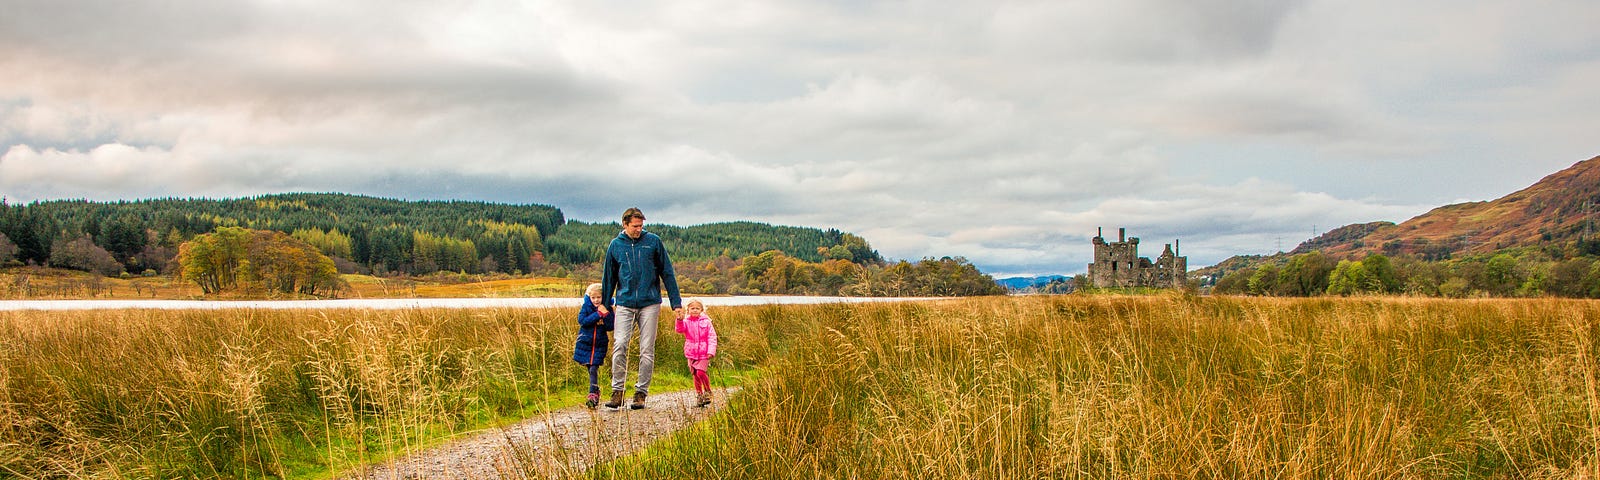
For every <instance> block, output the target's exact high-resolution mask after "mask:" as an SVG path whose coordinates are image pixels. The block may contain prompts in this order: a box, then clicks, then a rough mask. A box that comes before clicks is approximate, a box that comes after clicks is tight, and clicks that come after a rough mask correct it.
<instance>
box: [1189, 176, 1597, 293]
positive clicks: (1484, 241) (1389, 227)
mask: <svg viewBox="0 0 1600 480" xmlns="http://www.w3.org/2000/svg"><path fill="white" fill-rule="evenodd" d="M1596 216H1600V157H1595V158H1591V159H1588V160H1584V161H1581V162H1578V163H1575V164H1573V165H1572V166H1571V167H1568V168H1566V169H1564V170H1561V171H1559V172H1556V173H1553V174H1550V175H1548V176H1546V177H1544V178H1543V179H1541V180H1539V181H1538V182H1536V183H1534V184H1533V185H1530V186H1528V187H1527V188H1524V189H1522V190H1518V191H1516V192H1514V193H1512V194H1510V195H1506V196H1504V197H1501V198H1499V199H1495V200H1491V201H1486V202H1468V203H1458V204H1453V205H1445V206H1442V207H1439V208H1435V209H1433V210H1431V211H1429V212H1427V213H1424V214H1422V215H1418V216H1416V217H1414V218H1412V219H1410V220H1406V221H1405V222H1402V223H1399V224H1395V223H1392V222H1371V223H1356V224H1350V225H1345V226H1343V227H1339V228H1336V229H1333V230H1329V231H1328V232H1327V233H1324V234H1322V235H1320V236H1318V237H1317V238H1313V239H1311V240H1307V241H1305V242H1304V243H1301V244H1300V245H1299V246H1297V247H1295V249H1294V250H1292V251H1289V252H1287V253H1282V254H1277V255H1269V256H1260V255H1245V256H1234V257H1230V258H1228V259H1227V260H1223V261H1222V262H1219V263H1217V264H1216V265H1213V266H1210V267H1206V268H1202V269H1198V270H1195V271H1194V272H1192V273H1191V275H1194V276H1201V277H1211V278H1219V277H1221V276H1222V275H1223V274H1226V273H1228V272H1230V271H1234V270H1239V269H1246V268H1255V267H1256V266H1257V265H1260V264H1263V263H1278V264H1281V263H1283V262H1284V261H1286V260H1287V259H1288V258H1289V257H1291V256H1294V255H1298V254H1302V253H1308V252H1312V251H1320V252H1322V253H1323V254H1324V255H1327V256H1328V257H1330V258H1333V259H1349V258H1353V259H1359V258H1363V257H1365V256H1367V255H1371V254H1374V253H1382V254H1385V255H1391V256H1393V255H1415V256H1417V257H1419V258H1422V259H1426V260H1439V259H1444V258H1450V257H1453V256H1457V255H1460V254H1470V253H1486V252H1493V251H1497V250H1501V249H1506V248H1513V247H1528V246H1539V245H1566V244H1569V243H1571V242H1574V241H1576V240H1579V239H1580V238H1585V236H1587V237H1588V238H1590V239H1591V240H1592V239H1593V238H1592V237H1593V236H1594V235H1596V234H1600V225H1593V226H1591V222H1592V220H1594V218H1595V217H1596ZM1586 232H1588V233H1586Z"/></svg>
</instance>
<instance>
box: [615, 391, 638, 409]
mask: <svg viewBox="0 0 1600 480" xmlns="http://www.w3.org/2000/svg"><path fill="white" fill-rule="evenodd" d="M618 395H621V394H620V393H619V394H618ZM628 408H631V409H634V410H638V409H641V408H644V392H633V404H631V405H628Z"/></svg>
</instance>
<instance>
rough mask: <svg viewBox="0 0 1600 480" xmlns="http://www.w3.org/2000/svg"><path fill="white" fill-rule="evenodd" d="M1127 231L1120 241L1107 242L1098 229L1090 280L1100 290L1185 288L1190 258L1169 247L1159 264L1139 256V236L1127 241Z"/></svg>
mask: <svg viewBox="0 0 1600 480" xmlns="http://www.w3.org/2000/svg"><path fill="white" fill-rule="evenodd" d="M1127 230H1128V229H1126V228H1118V229H1117V241H1115V242H1111V243H1107V242H1106V239H1105V238H1102V237H1101V235H1100V234H1101V232H1100V231H1099V230H1098V229H1097V230H1096V231H1095V235H1094V263H1090V264H1089V281H1090V282H1091V283H1093V284H1094V286H1095V287H1097V288H1110V287H1155V288H1183V287H1184V284H1185V283H1187V282H1188V280H1189V257H1180V256H1178V254H1177V251H1176V250H1174V249H1173V245H1174V244H1176V243H1177V240H1173V243H1169V244H1167V246H1166V248H1165V249H1163V250H1162V252H1161V257H1160V258H1157V259H1156V261H1155V263H1150V259H1148V258H1141V257H1140V256H1139V237H1133V238H1125V237H1126V235H1127Z"/></svg>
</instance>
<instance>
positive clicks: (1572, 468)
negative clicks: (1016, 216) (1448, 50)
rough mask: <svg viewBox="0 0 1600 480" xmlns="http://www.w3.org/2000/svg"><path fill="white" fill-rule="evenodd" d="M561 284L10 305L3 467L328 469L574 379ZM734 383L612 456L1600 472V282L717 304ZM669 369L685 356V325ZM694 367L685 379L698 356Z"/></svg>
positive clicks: (1122, 472) (481, 421) (493, 417)
mask: <svg viewBox="0 0 1600 480" xmlns="http://www.w3.org/2000/svg"><path fill="white" fill-rule="evenodd" d="M573 315H574V312H571V311H568V310H567V309H551V310H525V309H484V310H443V309H440V310H435V309H416V310H405V311H375V310H329V311H277V310H234V311H181V312H171V311H160V310H126V311H84V312H0V477H18V478H33V477H105V478H174V477H198V478H213V477H223V478H260V477H324V476H327V475H329V474H330V472H334V471H339V470H342V469H347V468H350V467H352V466H355V465H359V464H360V463H362V462H367V461H373V460H375V459H378V458H381V457H383V456H386V455H390V454H392V453H393V452H397V451H405V450H408V449H413V448H418V447H420V446H423V445H426V444H429V443H434V442H438V441H441V440H440V439H442V438H444V437H446V436H447V435H448V434H449V433H451V432H454V431H460V430H462V429H466V428H473V427H475V426H482V425H491V424H493V423H494V422H497V421H504V420H506V419H511V418H518V417H524V416H529V415H532V414H534V413H536V412H538V411H542V410H545V409H549V408H554V407H558V406H562V405H570V404H573V403H576V401H578V400H579V399H581V393H579V392H581V390H582V388H583V386H584V385H585V384H586V380H587V379H586V378H584V375H583V373H582V371H581V370H580V369H579V368H577V367H575V366H573V365H572V364H571V363H570V360H568V357H569V356H570V352H571V350H570V349H571V342H572V334H573V332H574V328H573V327H572V324H573ZM713 316H714V317H715V318H717V328H718V332H719V333H720V334H721V337H722V342H721V343H722V348H721V355H719V358H718V363H717V365H715V366H714V367H713V368H714V369H727V370H737V369H744V368H751V367H759V368H762V369H763V370H764V372H763V373H762V374H761V375H759V376H757V377H755V378H756V380H754V381H752V382H751V383H748V384H746V385H744V388H743V391H742V392H741V393H740V394H739V397H738V398H736V399H735V401H734V402H733V403H732V404H731V406H730V407H729V409H728V410H726V411H724V412H723V413H721V414H719V415H717V417H715V419H714V420H713V421H711V422H709V423H707V424H705V425H703V426H701V427H697V428H694V429H690V430H687V431H685V432H681V433H680V434H679V435H677V436H676V437H674V438H673V439H671V440H668V441H666V442H663V443H660V444H658V445H656V446H654V447H652V448H650V449H649V450H648V451H646V452H644V453H642V454H640V455H636V456H633V457H629V458H625V459H622V460H619V461H615V462H611V463H608V464H604V465H602V466H600V467H597V468H595V469H593V470H591V471H590V474H591V475H592V476H594V477H600V478H625V479H641V478H678V477H685V478H795V477H805V478H817V477H824V478H1150V477H1157V478H1327V477H1335V478H1600V386H1597V382H1596V377H1597V376H1600V366H1597V365H1596V360H1595V359H1596V357H1597V355H1600V345H1597V342H1596V339H1597V337H1600V303H1594V302H1586V301H1565V300H1425V299H1256V298H1228V297H1214V298H1195V297H1185V296H1179V295H1172V296H1148V297H1127V296H1118V297H1097V296H1067V297H1013V298H979V299H962V300H948V301H938V302H925V303H902V304H856V305H809V306H761V307H719V308H717V309H715V311H714V312H713ZM665 328H666V329H668V330H667V331H666V332H665V333H663V334H662V335H660V338H661V343H660V344H659V345H658V347H657V349H658V352H661V353H658V375H659V376H658V378H659V379H661V380H658V381H664V382H672V381H680V382H682V381H683V380H682V379H678V378H675V376H676V375H678V374H679V372H677V370H679V367H680V366H681V365H679V364H678V363H677V362H675V361H673V360H672V358H675V357H673V354H674V352H677V351H678V349H679V348H681V345H680V344H679V343H678V342H681V337H679V336H676V335H674V334H672V333H671V331H670V328H671V327H670V325H669V326H666V327H665ZM685 383H686V382H685Z"/></svg>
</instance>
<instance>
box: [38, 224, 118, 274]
mask: <svg viewBox="0 0 1600 480" xmlns="http://www.w3.org/2000/svg"><path fill="white" fill-rule="evenodd" d="M50 265H51V266H55V267H62V268H70V269H73V270H83V271H86V272H94V273H98V274H101V275H105V276H114V275H118V274H121V273H122V263H120V262H117V259H116V258H113V257H112V256H111V252H108V251H106V249H104V248H100V246H99V245H95V243H94V238H92V237H90V236H89V234H84V235H83V236H81V237H78V238H75V239H71V240H66V239H60V240H56V241H55V242H54V243H53V244H52V245H51V247H50Z"/></svg>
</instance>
